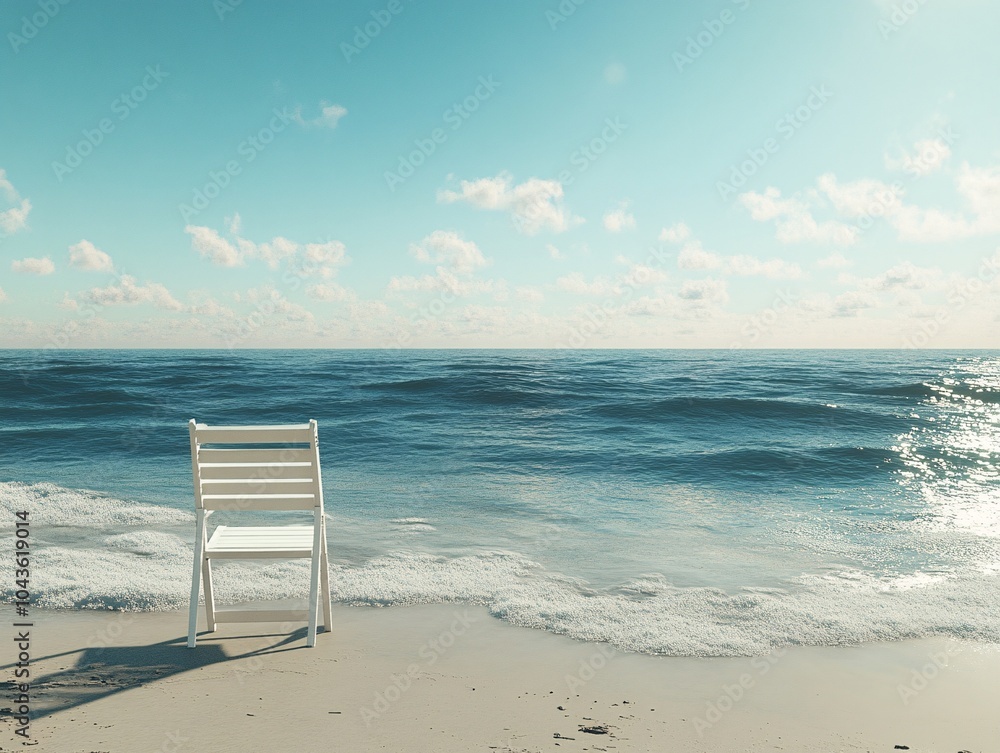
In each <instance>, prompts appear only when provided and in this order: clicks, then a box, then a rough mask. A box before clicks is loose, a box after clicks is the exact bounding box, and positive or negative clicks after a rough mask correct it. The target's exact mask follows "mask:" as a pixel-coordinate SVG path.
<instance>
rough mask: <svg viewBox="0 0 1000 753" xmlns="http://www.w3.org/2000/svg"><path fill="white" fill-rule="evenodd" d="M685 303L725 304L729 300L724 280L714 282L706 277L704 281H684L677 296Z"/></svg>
mask: <svg viewBox="0 0 1000 753" xmlns="http://www.w3.org/2000/svg"><path fill="white" fill-rule="evenodd" d="M677 295H678V296H679V297H680V298H682V299H683V300H685V301H696V302H699V303H725V302H726V301H728V300H729V292H728V290H727V289H726V283H725V281H724V280H714V279H712V278H711V277H706V278H705V279H704V280H686V281H685V282H684V284H683V285H681V289H680V292H678V294H677Z"/></svg>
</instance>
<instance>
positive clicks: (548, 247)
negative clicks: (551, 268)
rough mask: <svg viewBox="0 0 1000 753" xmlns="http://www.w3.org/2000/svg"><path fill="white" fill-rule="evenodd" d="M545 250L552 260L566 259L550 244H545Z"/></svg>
mask: <svg viewBox="0 0 1000 753" xmlns="http://www.w3.org/2000/svg"><path fill="white" fill-rule="evenodd" d="M545 250H546V251H548V252H549V256H551V257H552V258H553V259H565V258H566V255H565V254H564V253H563V252H562V251H560V250H559V249H558V248H557V247H555V246H554V245H552V244H551V243H546V244H545Z"/></svg>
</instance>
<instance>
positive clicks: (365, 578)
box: [0, 350, 1000, 654]
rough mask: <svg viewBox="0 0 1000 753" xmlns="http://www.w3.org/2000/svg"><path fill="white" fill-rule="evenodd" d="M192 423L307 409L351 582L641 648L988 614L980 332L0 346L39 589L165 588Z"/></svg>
mask: <svg viewBox="0 0 1000 753" xmlns="http://www.w3.org/2000/svg"><path fill="white" fill-rule="evenodd" d="M190 418H196V419H197V420H198V421H200V422H204V423H209V424H216V423H221V424H225V423H237V424H238V423H269V422H284V423H287V422H299V421H305V420H308V419H311V418H315V419H317V420H318V421H319V426H320V443H321V456H322V462H323V471H324V482H325V494H326V502H327V507H328V509H329V511H330V513H331V515H332V527H331V531H330V545H331V556H332V560H333V564H334V573H333V581H334V585H335V596H336V597H338V598H340V599H341V600H343V601H346V602H350V603H363V604H391V603H401V602H412V601H469V602H475V603H482V604H486V605H487V606H489V607H490V609H491V610H492V611H493V613H494V614H496V615H497V616H499V617H503V618H505V619H508V620H510V621H512V622H515V623H518V624H524V625H531V626H535V627H541V628H544V629H549V630H554V631H557V632H566V633H569V634H571V635H575V636H578V637H581V638H600V639H606V640H612V641H614V642H616V643H618V644H619V645H622V646H625V647H628V648H632V649H635V650H641V651H649V652H660V653H695V654H713V653H754V652H757V651H763V650H767V649H768V648H769V647H771V646H773V645H780V644H783V643H796V642H801V643H839V642H846V643H851V642H858V641H863V640H880V639H896V638H902V637H908V636H913V635H925V634H932V633H948V634H956V635H969V636H977V637H984V636H992V637H993V638H994V639H995V638H996V637H997V630H998V627H997V626H998V625H1000V609H998V607H997V599H996V597H995V594H996V593H997V590H996V585H997V574H996V573H997V571H998V567H1000V474H998V470H997V469H998V465H997V463H998V460H1000V356H998V354H996V353H986V352H901V351H492V350H491V351H402V352H400V351H65V352H64V351H46V352H43V351H0V419H2V420H0V482H3V483H2V484H0V502H2V504H3V505H5V507H6V509H7V510H8V511H12V510H14V509H19V508H20V507H24V506H29V507H31V508H32V509H33V510H35V511H36V517H37V519H38V523H37V525H36V529H35V530H36V531H37V534H36V535H37V536H38V537H39V539H40V540H41V541H42V542H43V543H44V544H45V549H44V554H43V562H42V564H43V565H47V568H48V569H47V570H44V569H43V570H42V571H41V572H40V573H39V577H40V578H41V582H40V588H41V591H40V595H41V602H42V603H43V604H46V605H49V606H62V607H66V606H75V607H86V606H97V607H107V606H112V607H115V608H174V607H178V606H180V605H181V604H183V601H184V592H185V590H186V588H187V583H186V578H187V577H189V575H188V573H189V572H190V570H189V564H188V562H187V560H188V558H189V557H190V541H191V539H192V533H193V531H192V525H191V523H190V519H191V513H190V510H191V507H192V500H191V478H190V455H189V449H188V435H187V427H186V423H187V420H188V419H190ZM8 517H12V515H11V514H10V513H8ZM46 558H47V559H46ZM137 563H141V564H142V568H141V569H140V571H139V572H137V568H136V564H137ZM40 567H41V565H40ZM248 574H251V575H252V577H248ZM298 575H301V573H300V572H299V569H298V567H297V566H296V565H294V564H290V565H283V566H279V569H278V572H277V575H273V574H268V573H265V572H263V571H260V570H259V569H254V568H251V567H250V566H249V565H240V564H233V565H231V567H230V577H231V580H230V581H228V584H229V585H230V586H231V587H232V589H231V590H232V593H231V598H232V599H234V600H236V599H249V598H266V597H269V596H273V595H275V593H280V592H281V591H280V590H279V589H283V584H282V583H281V579H282V578H287V577H298ZM226 585H227V581H226V577H225V575H224V574H223V576H222V587H221V588H220V591H222V592H224V591H225V590H226V589H225V586H226ZM991 589H992V591H991ZM990 593H992V594H994V596H992V597H991V596H989V594H990ZM223 596H225V593H223ZM887 605H888V606H887ZM956 605H958V606H959V607H961V609H962V610H963V614H962V616H961V618H958V617H956V615H955V607H956ZM831 615H835V616H831Z"/></svg>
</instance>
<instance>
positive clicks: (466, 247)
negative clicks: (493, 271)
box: [410, 230, 487, 275]
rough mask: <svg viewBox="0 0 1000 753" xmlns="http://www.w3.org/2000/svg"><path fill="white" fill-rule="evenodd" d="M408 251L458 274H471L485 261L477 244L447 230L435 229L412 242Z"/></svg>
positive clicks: (420, 258)
mask: <svg viewBox="0 0 1000 753" xmlns="http://www.w3.org/2000/svg"><path fill="white" fill-rule="evenodd" d="M410 253H411V254H413V255H414V256H415V257H416V258H417V259H418V260H419V261H422V262H424V263H425V264H442V265H444V266H445V267H446V268H448V269H450V270H453V271H454V272H456V273H458V274H466V275H467V274H471V273H472V272H473V271H474V270H475V269H476V268H478V267H483V266H486V263H487V262H486V258H485V257H484V256H483V252H482V251H480V250H479V246H477V245H476V244H475V243H473V242H472V241H467V240H465V239H464V238H462V237H461V236H460V235H459V234H458V233H455V232H452V231H447V230H435V231H434V232H433V233H431V234H430V235H428V236H427V237H426V238H424V239H423V240H422V241H420V243H414V244H413V245H411V246H410Z"/></svg>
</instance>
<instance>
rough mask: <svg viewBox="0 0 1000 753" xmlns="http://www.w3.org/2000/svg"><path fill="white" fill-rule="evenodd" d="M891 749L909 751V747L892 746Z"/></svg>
mask: <svg viewBox="0 0 1000 753" xmlns="http://www.w3.org/2000/svg"><path fill="white" fill-rule="evenodd" d="M892 749H893V750H909V749H910V746H909V745H893V746H892Z"/></svg>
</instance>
